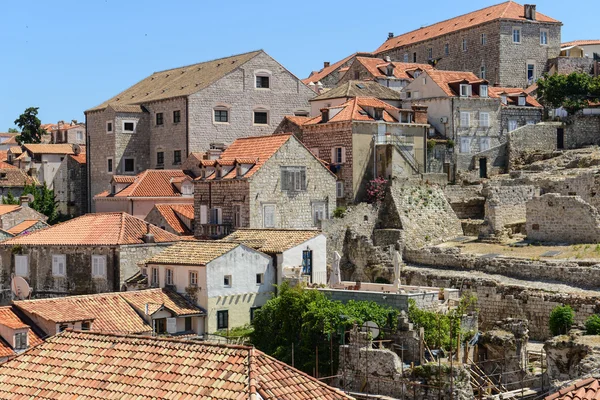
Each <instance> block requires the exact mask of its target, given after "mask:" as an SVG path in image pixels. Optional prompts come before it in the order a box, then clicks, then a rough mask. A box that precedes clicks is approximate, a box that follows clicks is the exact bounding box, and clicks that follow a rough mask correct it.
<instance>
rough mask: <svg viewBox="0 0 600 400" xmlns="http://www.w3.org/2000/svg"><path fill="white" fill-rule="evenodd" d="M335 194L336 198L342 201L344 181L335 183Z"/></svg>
mask: <svg viewBox="0 0 600 400" xmlns="http://www.w3.org/2000/svg"><path fill="white" fill-rule="evenodd" d="M335 193H336V197H337V198H338V199H341V198H342V197H344V182H343V181H337V182H336V183H335Z"/></svg>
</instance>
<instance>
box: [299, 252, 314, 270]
mask: <svg viewBox="0 0 600 400" xmlns="http://www.w3.org/2000/svg"><path fill="white" fill-rule="evenodd" d="M312 262H313V259H312V250H304V251H303V252H302V275H310V276H312Z"/></svg>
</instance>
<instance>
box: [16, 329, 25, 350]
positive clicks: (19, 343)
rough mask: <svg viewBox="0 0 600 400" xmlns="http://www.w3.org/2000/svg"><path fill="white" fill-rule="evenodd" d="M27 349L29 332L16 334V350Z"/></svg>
mask: <svg viewBox="0 0 600 400" xmlns="http://www.w3.org/2000/svg"><path fill="white" fill-rule="evenodd" d="M26 348H27V332H19V333H15V350H24V349H26Z"/></svg>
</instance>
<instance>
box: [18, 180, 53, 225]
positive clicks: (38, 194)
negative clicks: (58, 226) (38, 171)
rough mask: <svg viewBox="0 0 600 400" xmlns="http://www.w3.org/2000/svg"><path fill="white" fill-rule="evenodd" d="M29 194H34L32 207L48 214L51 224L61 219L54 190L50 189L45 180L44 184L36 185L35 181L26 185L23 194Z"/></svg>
mask: <svg viewBox="0 0 600 400" xmlns="http://www.w3.org/2000/svg"><path fill="white" fill-rule="evenodd" d="M27 194H32V195H33V201H32V202H31V204H30V206H31V208H33V209H34V210H36V211H38V212H40V213H42V214H44V215H45V216H47V217H48V223H49V224H54V223H56V222H57V221H58V220H59V219H60V215H59V213H58V208H57V204H58V202H57V201H56V196H55V195H54V190H52V189H49V188H48V186H47V185H46V183H45V182H44V185H43V186H36V185H35V184H33V183H32V184H31V185H26V186H25V187H24V188H23V195H27Z"/></svg>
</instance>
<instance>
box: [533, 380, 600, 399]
mask: <svg viewBox="0 0 600 400" xmlns="http://www.w3.org/2000/svg"><path fill="white" fill-rule="evenodd" d="M599 398H600V383H599V382H598V378H587V379H582V380H580V381H578V382H575V383H574V384H573V385H571V386H567V387H566V388H562V389H560V390H559V391H558V392H556V393H553V394H551V395H550V396H547V397H546V398H545V400H597V399H599Z"/></svg>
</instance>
